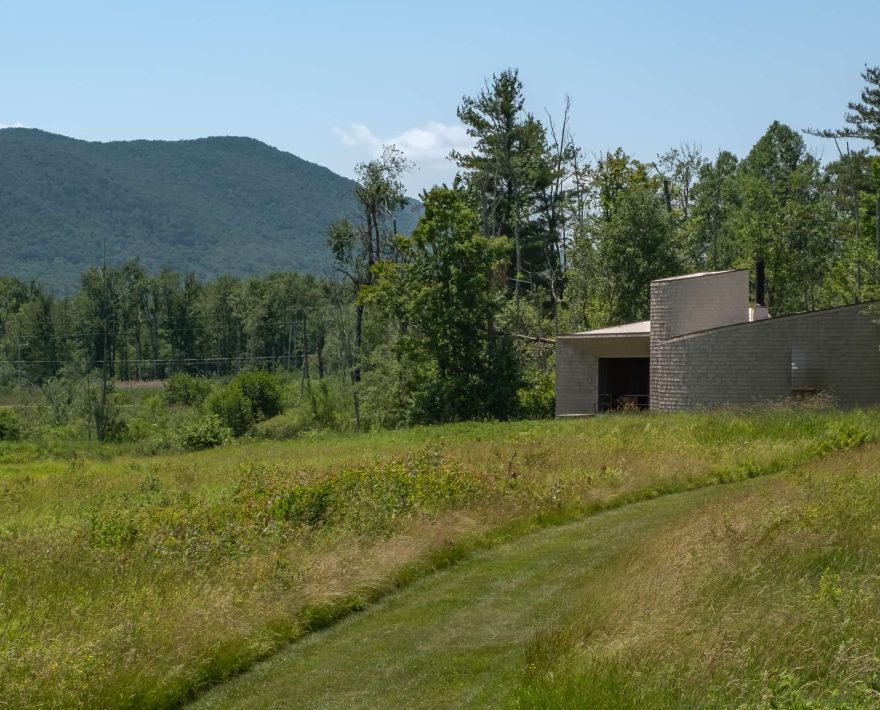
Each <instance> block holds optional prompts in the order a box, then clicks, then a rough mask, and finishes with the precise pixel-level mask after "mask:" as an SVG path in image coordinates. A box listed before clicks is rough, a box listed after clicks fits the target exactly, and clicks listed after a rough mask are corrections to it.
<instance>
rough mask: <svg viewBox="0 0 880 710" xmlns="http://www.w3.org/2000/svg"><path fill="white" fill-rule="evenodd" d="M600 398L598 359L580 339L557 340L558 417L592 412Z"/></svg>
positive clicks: (561, 338) (562, 337) (563, 338)
mask: <svg viewBox="0 0 880 710" xmlns="http://www.w3.org/2000/svg"><path fill="white" fill-rule="evenodd" d="M598 399H599V359H598V358H597V357H596V356H595V355H593V354H591V353H590V352H588V351H587V348H586V343H584V341H583V339H580V338H576V337H573V338H566V337H564V336H561V337H558V338H557V339H556V416H561V415H564V414H591V413H592V412H593V406H594V405H595V403H596V401H597V400H598Z"/></svg>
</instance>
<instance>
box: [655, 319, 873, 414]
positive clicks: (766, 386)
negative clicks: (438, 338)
mask: <svg viewBox="0 0 880 710" xmlns="http://www.w3.org/2000/svg"><path fill="white" fill-rule="evenodd" d="M878 308H880V307H878V305H877V304H875V305H873V306H866V305H865V304H859V305H853V306H845V307H842V308H834V309H830V310H824V311H816V312H814V313H802V314H798V315H794V316H785V317H782V318H772V319H769V320H763V321H757V322H754V323H745V324H741V325H736V326H731V327H726V328H720V329H717V330H711V331H708V332H703V333H695V334H691V335H684V336H679V337H677V338H671V339H669V340H667V341H665V342H654V341H653V339H652V343H651V407H652V409H659V410H667V411H668V410H681V409H697V408H701V407H715V406H720V405H724V404H751V403H754V402H756V401H759V400H767V399H778V398H781V397H788V396H790V395H791V394H792V391H793V389H800V388H803V387H810V388H818V389H822V390H825V391H828V392H830V393H831V394H832V395H833V396H834V397H835V398H836V399H837V402H838V403H839V404H840V406H842V407H847V408H852V407H857V406H869V405H876V404H878V403H880V325H877V324H876V323H875V322H874V321H875V320H877V319H878V318H880V313H877V310H878ZM652 315H653V314H652ZM793 358H794V361H795V364H796V365H798V369H796V370H795V371H794V376H793V371H792V362H793ZM799 363H802V364H799Z"/></svg>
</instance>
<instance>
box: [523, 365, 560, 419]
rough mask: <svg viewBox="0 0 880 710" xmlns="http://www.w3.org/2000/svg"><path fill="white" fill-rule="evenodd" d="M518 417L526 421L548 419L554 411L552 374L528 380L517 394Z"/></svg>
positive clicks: (554, 398) (554, 383)
mask: <svg viewBox="0 0 880 710" xmlns="http://www.w3.org/2000/svg"><path fill="white" fill-rule="evenodd" d="M516 395H517V404H518V406H519V413H520V416H522V417H525V418H526V419H549V418H552V417H553V415H554V413H555V411H556V378H555V375H554V373H553V372H549V373H547V374H544V375H541V374H536V375H534V376H532V377H530V378H528V381H527V383H526V386H525V387H521V388H520V389H519V390H518V391H517V393H516Z"/></svg>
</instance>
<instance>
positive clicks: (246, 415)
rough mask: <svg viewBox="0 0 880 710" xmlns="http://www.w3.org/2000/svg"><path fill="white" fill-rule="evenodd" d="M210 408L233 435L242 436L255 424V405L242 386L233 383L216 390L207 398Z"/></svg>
mask: <svg viewBox="0 0 880 710" xmlns="http://www.w3.org/2000/svg"><path fill="white" fill-rule="evenodd" d="M206 403H207V406H208V409H209V410H210V411H211V412H213V413H214V414H216V415H217V417H218V418H219V419H220V422H221V423H222V424H223V426H225V427H228V428H229V430H230V431H232V435H233V436H242V435H243V434H246V433H247V432H248V430H249V429H250V428H251V427H252V426H253V425H254V406H253V403H252V402H251V400H250V398H249V397H248V396H247V395H245V393H244V392H243V391H242V389H241V388H240V387H236V386H235V385H234V384H233V383H230V384H228V385H226V386H225V387H222V388H220V389H219V390H215V391H214V392H212V393H211V395H210V396H209V397H208V399H207V402H206Z"/></svg>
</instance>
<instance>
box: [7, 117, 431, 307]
mask: <svg viewBox="0 0 880 710" xmlns="http://www.w3.org/2000/svg"><path fill="white" fill-rule="evenodd" d="M354 185H355V183H354V182H353V181H352V180H349V179H348V178H344V177H342V176H340V175H337V174H335V173H333V172H332V171H330V170H328V169H327V168H324V167H321V166H319V165H315V164H314V163H309V162H307V161H305V160H302V159H301V158H298V157H296V156H295V155H292V154H290V153H285V152H283V151H280V150H277V149H275V148H272V147H270V146H268V145H266V144H265V143H261V142H259V141H257V140H254V139H252V138H233V137H224V138H201V139H198V140H183V141H147V140H137V141H117V142H109V143H92V142H88V141H81V140H75V139H72V138H67V137H65V136H59V135H54V134H52V133H46V132H44V131H39V130H33V129H26V128H6V129H3V130H0V275H4V276H15V277H17V278H19V279H22V280H25V281H30V280H37V281H40V282H41V283H43V284H45V285H46V286H48V287H50V288H52V289H53V290H56V291H62V292H66V291H70V290H72V289H74V288H75V287H76V285H77V284H78V282H79V274H80V273H81V272H82V271H83V270H84V269H86V268H88V267H89V266H95V265H98V264H100V263H101V260H102V253H103V248H104V244H105V243H106V250H107V252H106V253H107V261H108V263H111V264H115V263H119V262H122V261H125V260H126V259H132V258H135V257H137V258H139V259H140V261H141V264H142V265H143V266H144V267H145V268H146V269H147V270H148V271H150V272H156V271H158V270H159V269H161V268H162V267H169V268H172V269H174V270H177V271H192V272H194V273H195V274H196V275H197V276H199V277H201V278H210V277H214V276H218V275H220V274H233V275H236V276H246V275H248V274H253V273H265V272H269V271H299V272H305V273H315V274H320V273H325V272H328V271H329V269H330V264H331V256H330V251H329V249H328V248H327V246H326V244H325V230H326V228H327V225H328V224H329V223H330V222H332V221H333V220H335V219H339V218H341V217H352V216H355V215H356V214H357V203H356V201H355V198H354V196H353V194H352V189H353V188H354ZM412 205H413V207H411V208H410V209H408V210H407V211H406V214H404V215H401V216H400V218H399V219H398V227H399V229H400V231H401V232H408V231H410V230H411V229H412V227H413V226H414V224H415V222H416V220H417V214H416V205H417V203H415V202H413V203H412Z"/></svg>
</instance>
